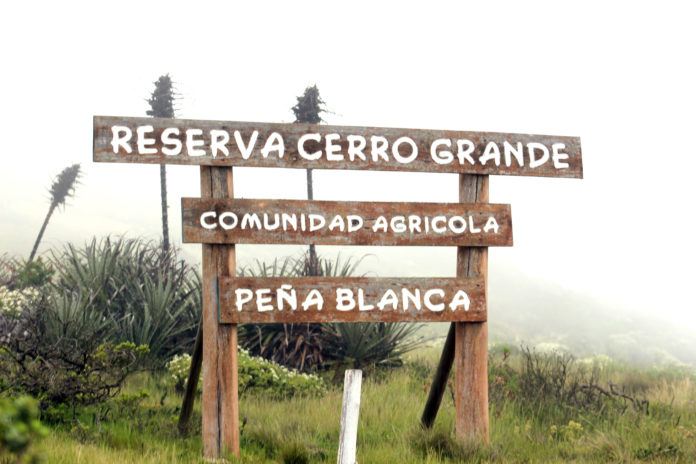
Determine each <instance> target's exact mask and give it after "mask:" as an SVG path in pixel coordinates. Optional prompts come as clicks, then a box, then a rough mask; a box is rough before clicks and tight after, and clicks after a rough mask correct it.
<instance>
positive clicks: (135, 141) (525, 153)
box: [94, 116, 582, 178]
mask: <svg viewBox="0 0 696 464" xmlns="http://www.w3.org/2000/svg"><path fill="white" fill-rule="evenodd" d="M94 161H102V162H120V163H151V164H192V165H206V166H254V167H275V168H301V169H305V168H306V169H355V170H380V171H423V172H453V173H469V174H503V175H513V176H541V177H575V178H582V156H581V148H580V139H579V138H578V137H564V136H549V135H530V134H506V133H498V132H471V131H451V130H424V129H396V128H380V127H351V126H325V125H315V124H271V123H261V122H229V121H198V120H190V119H164V118H132V117H127V118H126V117H114V116H95V117H94Z"/></svg>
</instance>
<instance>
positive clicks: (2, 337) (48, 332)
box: [0, 291, 148, 406]
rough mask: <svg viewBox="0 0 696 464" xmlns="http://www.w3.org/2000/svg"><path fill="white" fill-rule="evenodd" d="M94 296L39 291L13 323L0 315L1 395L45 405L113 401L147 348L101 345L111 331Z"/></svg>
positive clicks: (138, 364) (133, 345)
mask: <svg viewBox="0 0 696 464" xmlns="http://www.w3.org/2000/svg"><path fill="white" fill-rule="evenodd" d="M93 302H94V295H89V294H88V295H84V294H81V293H77V292H73V293H68V292H66V293H62V294H58V293H56V292H55V291H52V292H51V293H46V292H45V291H42V292H41V294H40V297H38V298H37V299H35V300H33V301H31V304H30V305H29V304H28V303H24V304H23V307H21V308H20V312H19V315H18V316H17V317H14V318H10V317H7V316H5V315H0V371H2V372H3V383H4V385H3V386H2V388H3V389H6V390H13V391H22V392H26V393H30V394H32V395H34V396H36V397H38V398H39V399H40V400H41V402H42V405H44V406H45V405H46V403H92V402H98V401H102V400H104V399H105V398H108V397H110V396H112V395H114V394H115V393H116V392H117V391H118V390H119V388H120V386H121V383H122V382H123V380H124V379H125V378H126V376H127V375H128V374H129V373H131V372H133V371H134V370H136V369H137V368H138V367H139V366H140V365H141V363H142V361H143V358H144V356H145V355H146V354H147V351H148V348H147V346H143V345H141V346H136V345H135V344H133V343H128V342H124V343H119V344H114V343H109V342H107V343H105V342H104V341H103V340H105V339H108V336H109V333H110V330H111V327H110V325H109V321H107V320H105V319H104V317H103V316H102V314H101V313H100V312H99V310H98V306H97V305H95V304H93Z"/></svg>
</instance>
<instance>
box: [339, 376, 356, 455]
mask: <svg viewBox="0 0 696 464" xmlns="http://www.w3.org/2000/svg"><path fill="white" fill-rule="evenodd" d="M361 383H362V371H361V370H360V369H349V370H346V374H345V379H344V381H343V406H342V407H341V434H340V436H339V441H338V461H337V462H338V464H356V462H355V456H356V454H357V446H358V416H359V414H360V385H361Z"/></svg>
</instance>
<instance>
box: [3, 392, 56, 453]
mask: <svg viewBox="0 0 696 464" xmlns="http://www.w3.org/2000/svg"><path fill="white" fill-rule="evenodd" d="M47 434H48V429H46V428H45V427H44V426H43V425H41V422H40V421H39V408H38V407H37V401H36V400H35V399H33V398H31V397H28V396H22V397H19V398H16V399H10V398H0V461H3V462H4V459H8V460H10V462H13V461H17V462H18V461H19V459H20V458H21V457H22V456H24V455H28V454H29V455H30V454H31V453H28V452H29V451H30V449H31V446H32V445H33V444H34V443H35V442H36V441H37V440H38V439H40V438H42V437H44V436H46V435H47Z"/></svg>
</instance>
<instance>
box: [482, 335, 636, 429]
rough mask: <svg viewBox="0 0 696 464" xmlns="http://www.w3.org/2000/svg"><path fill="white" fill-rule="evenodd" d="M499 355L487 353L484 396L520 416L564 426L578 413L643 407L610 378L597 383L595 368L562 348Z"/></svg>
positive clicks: (587, 414)
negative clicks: (487, 393)
mask: <svg viewBox="0 0 696 464" xmlns="http://www.w3.org/2000/svg"><path fill="white" fill-rule="evenodd" d="M491 351H492V352H493V353H496V350H491ZM502 354H503V360H502V362H501V361H499V360H497V359H495V354H493V355H491V357H490V358H489V361H490V362H489V382H488V385H489V399H490V401H491V403H492V404H493V405H495V406H496V407H497V408H498V409H499V410H500V409H502V408H503V406H504V404H506V403H508V404H512V405H514V407H515V408H516V409H517V410H518V411H519V412H520V413H521V414H523V415H525V416H534V417H536V418H537V419H539V420H541V421H543V422H549V423H552V424H558V423H561V424H563V423H568V424H569V426H572V424H571V422H572V421H573V419H575V418H577V417H578V416H582V417H585V418H592V417H594V418H599V417H603V416H609V415H618V414H622V413H623V412H625V411H626V409H628V408H629V407H633V408H634V409H635V410H636V411H638V412H642V413H647V412H648V406H649V404H648V402H647V401H646V400H639V399H638V398H636V397H633V396H631V395H629V394H626V393H625V391H624V390H622V389H619V388H618V386H617V385H615V384H612V383H611V382H609V383H608V384H607V386H606V387H603V386H601V385H600V384H599V378H598V372H597V369H588V368H586V366H584V365H582V364H578V363H577V362H576V361H575V359H574V358H573V356H571V355H569V354H567V353H547V354H542V353H537V352H535V351H533V350H531V349H529V348H527V347H522V348H521V350H520V351H519V353H518V354H517V356H515V358H514V359H513V358H512V357H511V356H510V351H509V350H503V351H502ZM515 364H517V366H515ZM571 428H572V427H571ZM566 435H567V434H566Z"/></svg>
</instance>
